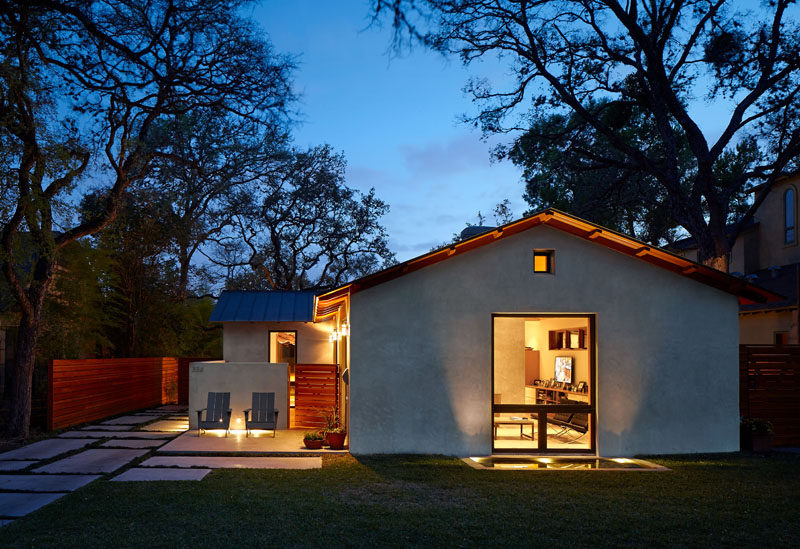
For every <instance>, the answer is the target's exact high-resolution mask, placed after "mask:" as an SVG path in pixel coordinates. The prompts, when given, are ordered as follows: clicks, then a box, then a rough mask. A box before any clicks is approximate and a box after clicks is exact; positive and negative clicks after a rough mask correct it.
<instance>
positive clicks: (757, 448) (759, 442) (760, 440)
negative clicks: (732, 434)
mask: <svg viewBox="0 0 800 549" xmlns="http://www.w3.org/2000/svg"><path fill="white" fill-rule="evenodd" d="M750 444H751V446H752V450H753V451H754V452H758V453H759V454H768V453H769V452H771V451H772V433H768V434H765V435H758V434H755V433H753V434H751V435H750Z"/></svg>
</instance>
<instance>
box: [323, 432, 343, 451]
mask: <svg viewBox="0 0 800 549" xmlns="http://www.w3.org/2000/svg"><path fill="white" fill-rule="evenodd" d="M327 435H328V445H329V446H330V447H331V450H344V439H345V438H346V437H347V431H346V430H345V428H344V427H334V428H333V429H328V430H327Z"/></svg>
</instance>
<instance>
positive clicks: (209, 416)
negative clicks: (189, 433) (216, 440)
mask: <svg viewBox="0 0 800 549" xmlns="http://www.w3.org/2000/svg"><path fill="white" fill-rule="evenodd" d="M204 411H205V413H206V419H205V421H203V412H204ZM231 412H232V410H231V394H230V393H208V404H207V405H206V407H205V408H201V409H200V410H197V436H200V435H201V434H202V433H203V431H210V430H212V429H225V436H226V437H227V436H228V431H230V428H231Z"/></svg>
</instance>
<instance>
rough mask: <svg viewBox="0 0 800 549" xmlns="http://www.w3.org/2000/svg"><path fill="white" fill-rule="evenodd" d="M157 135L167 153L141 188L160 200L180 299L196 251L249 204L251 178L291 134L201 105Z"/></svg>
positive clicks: (272, 161)
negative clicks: (174, 264)
mask: <svg viewBox="0 0 800 549" xmlns="http://www.w3.org/2000/svg"><path fill="white" fill-rule="evenodd" d="M155 139H156V140H158V141H159V142H163V143H165V144H166V146H165V152H168V153H169V154H164V155H162V156H160V157H158V158H156V159H155V160H154V162H153V167H152V170H151V172H150V174H149V175H148V176H147V177H146V178H145V180H144V181H143V186H144V187H145V188H147V189H150V190H151V191H152V193H154V194H155V195H157V196H158V197H159V198H158V199H159V202H160V204H161V206H160V208H159V209H158V213H159V215H160V217H159V222H160V223H161V224H162V225H163V226H164V227H167V228H168V230H166V231H165V234H166V235H167V237H168V239H169V249H170V252H171V253H172V254H173V256H174V257H175V258H176V260H177V263H178V268H179V274H178V281H177V288H176V290H175V299H177V300H180V301H183V300H185V299H186V298H187V297H188V295H189V282H190V274H191V272H192V270H193V264H192V262H193V260H194V258H195V256H196V254H197V253H198V251H200V253H202V250H203V247H204V246H205V245H207V244H208V243H209V242H210V241H212V239H214V238H216V237H219V236H220V235H222V234H224V233H225V232H226V230H227V229H229V228H231V227H233V226H234V225H235V220H236V218H237V215H240V214H242V213H243V212H244V210H245V209H247V208H248V207H250V205H251V203H252V196H251V195H250V191H251V190H252V187H253V185H252V184H253V182H255V181H257V180H258V179H259V178H260V177H262V176H264V175H265V174H267V173H269V171H270V170H271V169H272V167H273V165H274V164H275V163H276V162H277V161H279V160H280V159H282V158H285V156H286V155H285V153H284V152H283V151H284V150H285V147H286V144H287V141H288V135H286V133H285V129H284V128H283V127H282V126H280V125H277V126H276V125H258V124H254V123H252V122H251V121H250V120H247V119H241V118H237V117H232V116H230V115H228V114H227V113H225V112H222V111H220V110H218V109H202V110H196V111H195V112H192V113H185V114H180V115H178V116H175V117H171V118H170V119H168V120H165V121H164V123H163V124H162V125H160V126H159V128H158V129H157V132H156V138H155ZM194 270H195V271H196V270H197V269H194Z"/></svg>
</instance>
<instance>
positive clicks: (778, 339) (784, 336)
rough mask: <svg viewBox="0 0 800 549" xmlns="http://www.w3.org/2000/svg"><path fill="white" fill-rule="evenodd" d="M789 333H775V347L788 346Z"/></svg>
mask: <svg viewBox="0 0 800 549" xmlns="http://www.w3.org/2000/svg"><path fill="white" fill-rule="evenodd" d="M788 344H789V332H775V345H788Z"/></svg>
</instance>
